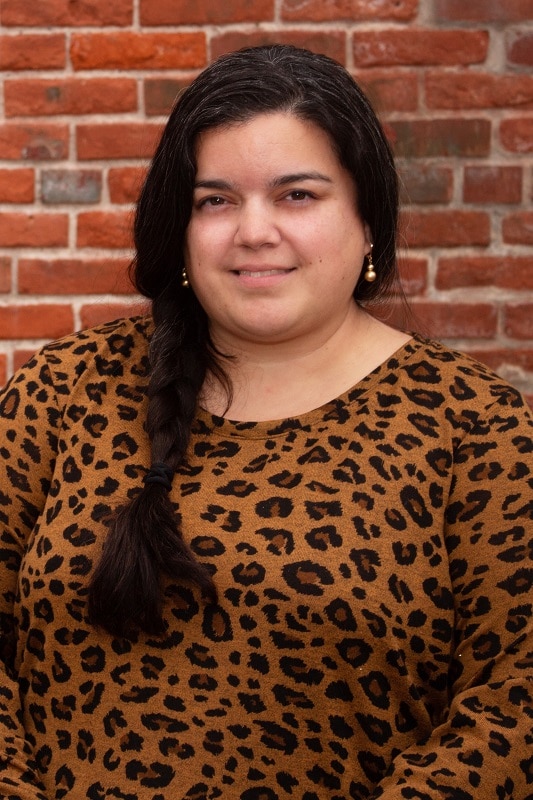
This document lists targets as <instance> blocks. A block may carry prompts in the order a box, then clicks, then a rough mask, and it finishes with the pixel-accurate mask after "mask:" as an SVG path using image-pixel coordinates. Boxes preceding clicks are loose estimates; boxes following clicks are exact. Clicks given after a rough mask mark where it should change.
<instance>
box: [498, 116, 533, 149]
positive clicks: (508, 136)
mask: <svg viewBox="0 0 533 800" xmlns="http://www.w3.org/2000/svg"><path fill="white" fill-rule="evenodd" d="M500 141H501V143H502V145H503V147H504V148H505V149H506V150H509V151H511V152H512V153H533V119H532V118H531V117H522V118H520V119H504V120H503V121H502V122H501V124H500Z"/></svg>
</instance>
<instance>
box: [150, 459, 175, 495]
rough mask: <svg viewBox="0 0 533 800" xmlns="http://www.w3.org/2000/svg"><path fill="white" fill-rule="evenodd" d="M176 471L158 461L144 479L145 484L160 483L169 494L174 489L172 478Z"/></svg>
mask: <svg viewBox="0 0 533 800" xmlns="http://www.w3.org/2000/svg"><path fill="white" fill-rule="evenodd" d="M173 476H174V470H173V469H171V468H170V467H168V466H167V465H166V464H164V463H163V462H162V461H156V462H155V464H152V466H151V467H150V469H149V470H148V472H147V473H146V475H145V476H144V478H143V481H144V483H159V484H160V485H161V486H164V487H165V489H166V490H167V492H170V490H171V489H172V478H173Z"/></svg>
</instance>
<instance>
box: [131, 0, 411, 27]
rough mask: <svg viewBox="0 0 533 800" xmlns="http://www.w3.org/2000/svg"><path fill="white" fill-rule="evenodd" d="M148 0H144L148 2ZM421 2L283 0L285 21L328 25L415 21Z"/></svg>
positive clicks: (282, 8)
mask: <svg viewBox="0 0 533 800" xmlns="http://www.w3.org/2000/svg"><path fill="white" fill-rule="evenodd" d="M148 1H149V0H145V2H148ZM417 11H418V0H373V1H372V2H370V3H369V2H368V0H283V4H282V6H281V18H282V19H283V20H291V21H296V20H306V21H310V22H311V21H312V22H327V21H330V20H335V21H337V20H348V21H349V22H352V21H356V20H371V21H375V20H382V19H389V20H401V21H407V20H410V19H414V17H415V16H416V13H417Z"/></svg>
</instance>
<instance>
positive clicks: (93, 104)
mask: <svg viewBox="0 0 533 800" xmlns="http://www.w3.org/2000/svg"><path fill="white" fill-rule="evenodd" d="M4 93H5V110H6V116H8V117H18V116H38V115H49V116H51V115H53V114H109V113H110V112H124V111H135V110H136V109H137V85H136V82H135V80H133V79H129V78H89V79H82V78H67V79H58V80H31V79H28V78H26V79H24V80H6V81H5V84H4Z"/></svg>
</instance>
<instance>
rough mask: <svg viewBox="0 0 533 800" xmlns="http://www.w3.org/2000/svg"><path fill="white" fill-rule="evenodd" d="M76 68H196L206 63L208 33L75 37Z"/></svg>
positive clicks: (72, 53) (120, 33)
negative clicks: (206, 37)
mask: <svg viewBox="0 0 533 800" xmlns="http://www.w3.org/2000/svg"><path fill="white" fill-rule="evenodd" d="M70 57H71V60H72V65H73V67H74V69H195V68H198V67H203V66H204V65H205V63H206V41H205V33H204V32H194V33H136V32H133V31H113V32H110V33H83V34H79V33H78V34H73V36H72V44H71V48H70Z"/></svg>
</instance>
